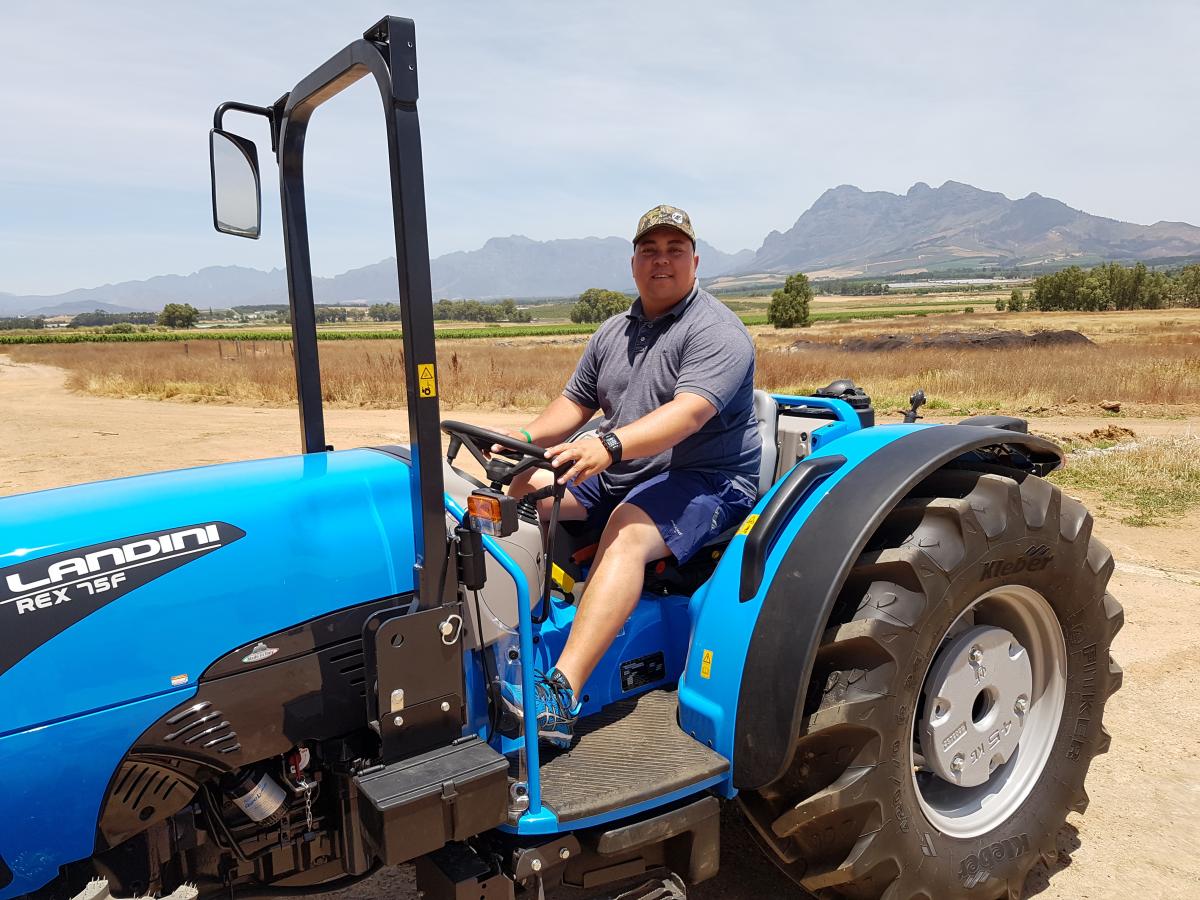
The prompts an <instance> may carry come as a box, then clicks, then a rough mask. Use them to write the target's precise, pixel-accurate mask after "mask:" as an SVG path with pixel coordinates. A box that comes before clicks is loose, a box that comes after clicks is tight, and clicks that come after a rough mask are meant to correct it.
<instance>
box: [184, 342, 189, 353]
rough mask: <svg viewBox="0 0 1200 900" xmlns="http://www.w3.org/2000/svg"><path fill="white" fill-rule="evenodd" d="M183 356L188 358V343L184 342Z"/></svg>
mask: <svg viewBox="0 0 1200 900" xmlns="http://www.w3.org/2000/svg"><path fill="white" fill-rule="evenodd" d="M183 355H184V356H188V355H189V354H188V342H187V341H184V342H183Z"/></svg>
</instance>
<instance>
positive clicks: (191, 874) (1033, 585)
mask: <svg viewBox="0 0 1200 900" xmlns="http://www.w3.org/2000/svg"><path fill="white" fill-rule="evenodd" d="M417 71H418V70H417V61H416V54H415V32H414V29H413V24H412V22H411V21H408V20H405V19H399V18H386V19H384V20H382V21H381V22H379V23H378V24H377V25H375V26H373V27H372V28H371V29H369V30H368V31H367V32H366V33H365V35H364V36H363V38H362V39H361V40H356V41H354V42H353V43H351V44H350V45H348V46H347V47H345V48H344V49H343V50H341V51H339V52H338V53H337V54H336V55H334V56H333V57H332V58H331V59H329V61H328V62H326V63H325V64H324V65H322V66H320V67H319V68H317V69H316V70H315V71H314V72H312V73H311V74H310V75H308V76H306V77H305V78H304V79H302V80H301V81H300V82H299V83H298V84H296V86H295V87H294V88H292V90H291V91H289V92H288V93H286V94H284V95H283V96H282V97H281V98H280V99H279V100H277V101H276V102H275V103H274V104H272V105H270V106H263V107H258V106H251V105H247V104H242V103H224V104H222V105H221V106H220V107H219V108H218V109H217V113H216V122H215V128H214V130H213V131H212V133H211V137H210V140H211V156H212V169H213V179H214V182H213V183H214V187H213V208H214V218H215V221H216V225H217V227H218V228H219V229H220V230H222V231H226V232H230V233H233V234H239V235H242V236H249V237H257V236H258V233H259V227H260V218H261V216H260V204H259V197H260V194H259V172H258V164H257V152H256V150H255V147H254V145H253V144H252V143H251V142H249V141H248V140H246V139H245V138H243V137H241V136H239V135H235V134H233V133H231V132H229V131H226V130H225V129H224V128H223V127H222V126H223V119H224V117H225V116H226V114H227V113H229V112H230V111H238V112H242V113H249V114H252V115H257V116H261V117H263V118H264V119H265V120H266V122H267V123H268V125H269V128H270V133H271V146H272V149H273V151H274V154H275V157H276V160H277V163H278V167H279V179H280V181H279V183H280V191H281V205H282V211H283V224H284V242H285V252H286V258H287V272H288V285H289V292H290V298H289V299H290V305H291V321H292V328H293V331H294V335H293V337H294V348H295V349H294V356H295V367H296V379H297V385H298V395H299V408H300V410H299V411H300V424H301V434H302V451H303V452H302V453H301V454H300V455H297V456H291V457H287V458H282V459H269V460H258V461H252V462H241V463H232V464H227V465H218V466H209V467H202V468H196V469H188V470H183V471H172V472H162V473H157V474H150V475H143V476H139V477H135V478H125V479H119V480H114V481H107V482H100V483H95V484H84V485H78V486H74V487H66V488H61V489H57V490H48V491H41V492H36V493H31V494H23V495H16V496H9V497H5V498H3V499H0V635H2V638H0V900H9V898H14V897H21V896H32V897H39V898H52V897H54V898H59V897H70V896H73V895H74V894H76V893H77V892H79V891H80V890H81V888H82V887H83V886H84V885H86V884H87V883H88V882H89V880H91V879H96V878H103V879H106V880H107V881H108V883H109V889H110V890H111V891H112V892H113V893H114V894H117V895H135V894H144V893H164V892H169V891H172V890H174V889H176V888H177V887H179V886H180V885H183V884H185V883H187V884H192V885H195V886H196V887H197V889H198V890H199V892H200V894H201V896H209V895H212V896H216V895H218V894H221V895H226V896H233V897H285V896H287V895H289V894H311V893H314V892H318V891H325V890H333V889H336V888H341V887H344V886H346V885H347V884H349V883H351V882H353V881H355V880H357V879H360V878H363V877H365V876H367V875H369V874H370V873H372V872H374V871H375V870H377V869H378V868H379V867H380V866H391V865H396V864H400V863H406V862H411V861H415V862H416V867H417V877H418V885H419V887H420V888H421V889H422V890H423V891H425V895H426V896H427V897H431V898H462V897H472V898H474V897H480V898H486V900H493V898H512V897H514V896H515V895H516V894H518V893H522V892H524V891H527V890H532V891H537V890H538V889H540V888H541V887H543V886H545V885H554V884H559V883H566V884H570V885H576V886H581V887H584V888H595V887H599V886H603V885H606V884H615V883H617V882H620V881H622V880H625V879H630V878H636V877H640V876H643V875H644V873H647V872H651V873H653V872H661V871H663V870H669V871H672V872H675V873H678V874H679V875H680V876H682V878H683V879H685V880H686V881H688V882H690V883H695V882H698V881H702V880H703V879H705V878H708V877H710V876H712V875H713V874H714V872H715V870H716V867H717V863H718V847H719V835H720V827H719V823H720V813H721V807H722V804H723V803H725V802H728V801H734V800H736V801H737V802H738V803H740V805H741V807H742V809H743V811H744V814H745V817H746V819H747V820H748V821H749V822H750V823H751V825H752V832H753V833H754V835H755V837H756V838H757V840H758V842H759V843H760V844H761V846H762V848H763V849H764V851H765V853H766V855H767V856H768V857H769V858H770V859H772V860H773V861H774V862H775V863H776V864H778V866H779V867H780V868H781V869H782V870H783V871H784V872H785V873H787V875H789V876H790V877H791V878H792V879H793V880H794V881H795V882H796V883H797V884H798V885H800V886H802V887H803V888H804V889H806V890H807V891H809V892H811V893H814V894H817V895H819V896H824V897H853V898H865V897H872V898H873V897H888V898H909V897H925V898H933V897H937V898H951V897H966V898H995V897H1014V896H1019V895H1020V893H1021V890H1022V886H1023V884H1024V880H1025V876H1026V874H1027V873H1028V871H1029V870H1030V868H1031V867H1032V866H1033V865H1034V864H1035V862H1036V861H1037V860H1038V859H1039V858H1044V857H1047V856H1048V855H1053V854H1054V852H1055V838H1056V834H1057V832H1058V830H1059V828H1060V827H1061V825H1062V824H1063V821H1064V819H1065V817H1066V815H1067V814H1068V812H1069V811H1072V810H1074V811H1076V812H1082V811H1083V809H1084V808H1085V806H1086V805H1087V795H1086V793H1085V792H1084V786H1083V783H1084V776H1085V775H1086V772H1087V769H1088V766H1089V764H1090V762H1091V760H1092V758H1093V757H1094V756H1095V755H1096V754H1098V753H1102V752H1104V751H1105V750H1106V749H1107V747H1108V742H1109V737H1108V734H1107V733H1106V732H1105V730H1104V728H1103V726H1102V722H1101V719H1102V714H1103V711H1104V705H1105V701H1106V700H1107V698H1108V697H1109V695H1110V694H1112V692H1113V691H1114V690H1116V688H1117V687H1119V685H1120V681H1121V673H1120V669H1119V668H1118V667H1117V666H1116V665H1115V664H1114V663H1113V662H1112V661H1111V659H1110V657H1109V646H1110V643H1111V641H1112V639H1113V636H1114V634H1115V633H1116V632H1117V630H1118V629H1119V628H1120V626H1121V622H1122V612H1121V607H1120V605H1119V604H1118V603H1117V602H1116V601H1115V600H1114V599H1113V597H1112V596H1111V595H1110V594H1108V593H1107V591H1106V585H1107V582H1108V579H1109V576H1110V574H1111V572H1112V569H1113V561H1112V557H1111V555H1110V554H1109V553H1108V551H1107V550H1106V549H1105V548H1104V547H1103V546H1102V545H1101V544H1100V543H1099V542H1098V541H1097V540H1096V539H1095V538H1093V536H1092V518H1091V516H1090V515H1089V514H1088V512H1087V511H1086V510H1085V509H1084V508H1083V506H1081V505H1080V504H1079V503H1077V502H1076V501H1074V500H1072V499H1070V498H1068V497H1065V496H1063V494H1062V493H1061V492H1060V491H1059V490H1058V489H1057V488H1056V487H1054V486H1053V485H1051V484H1050V483H1048V482H1047V481H1045V480H1043V476H1044V475H1046V474H1047V473H1048V472H1050V471H1052V470H1053V469H1055V468H1056V467H1057V466H1059V465H1060V464H1061V463H1062V454H1061V452H1060V451H1059V450H1058V449H1057V448H1056V447H1055V446H1054V445H1053V444H1051V443H1049V442H1047V441H1046V440H1043V439H1041V438H1038V437H1035V436H1032V435H1030V434H1028V433H1027V429H1026V427H1025V423H1023V422H1022V421H1020V420H1017V419H1008V418H1001V417H992V418H988V419H981V420H968V421H966V422H963V423H960V424H956V425H923V424H919V423H916V422H912V423H910V424H896V425H885V426H875V425H874V422H873V413H872V411H871V409H870V402H869V400H868V399H867V397H866V395H865V394H864V393H863V392H862V391H861V390H860V389H858V388H856V387H854V386H853V385H852V384H850V383H848V382H835V383H834V384H832V385H830V386H829V387H828V388H825V389H821V390H819V391H815V392H814V393H813V394H812V395H805V396H768V395H766V394H760V395H759V396H758V398H757V400H758V404H757V407H758V409H757V411H758V418H759V425H760V428H761V432H762V436H763V447H764V453H763V462H762V471H761V475H760V482H759V484H760V498H759V500H758V503H757V506H756V507H755V509H754V512H753V514H752V515H750V516H749V517H748V518H747V519H746V520H745V521H744V522H743V523H741V524H740V525H739V527H737V528H736V529H735V530H734V531H733V532H732V533H729V534H727V535H725V536H724V537H723V538H722V539H721V540H720V541H718V542H716V543H714V544H713V545H711V547H709V548H708V551H707V552H705V553H702V554H700V556H701V557H703V558H702V559H701V560H700V561H698V562H697V561H692V562H689V564H688V565H686V566H679V565H676V564H675V563H674V561H673V560H670V559H666V560H661V561H659V562H656V563H653V564H651V565H650V566H649V567H648V571H647V582H646V584H647V590H646V594H645V596H644V598H643V600H642V602H641V603H640V604H639V606H638V608H637V610H636V611H635V612H634V613H633V615H632V616H631V617H630V619H629V620H628V622H627V623H626V625H625V627H624V630H623V631H622V633H621V634H620V636H619V637H618V638H617V640H616V641H615V642H614V644H613V646H612V648H611V650H610V651H609V653H608V655H607V657H606V658H605V660H604V662H603V663H602V664H601V666H600V668H599V669H598V670H597V672H596V674H595V675H594V676H593V677H592V679H591V680H590V681H589V682H588V684H587V686H586V690H585V694H584V696H583V697H582V700H583V705H584V709H583V716H582V718H581V720H580V726H579V729H578V735H577V739H576V742H575V744H574V746H573V747H572V748H571V749H570V751H569V752H563V753H551V752H548V751H547V750H545V749H544V748H539V747H538V744H537V741H536V736H535V734H534V732H533V729H534V728H535V727H536V723H535V719H534V716H533V715H531V714H530V712H531V710H529V709H526V710H525V712H526V715H525V717H524V722H525V723H526V724H525V725H524V726H518V725H517V724H516V723H515V722H514V721H513V720H512V718H511V717H510V716H508V715H506V714H505V713H504V710H503V706H502V704H501V703H500V702H499V698H498V686H499V685H500V684H501V683H502V682H506V681H507V682H513V683H518V684H525V685H531V684H532V683H533V678H534V672H535V671H536V670H539V669H545V668H546V667H547V666H548V665H549V664H550V663H551V661H552V660H554V659H555V658H556V656H557V655H558V653H559V651H560V650H561V648H562V646H563V643H564V641H565V637H566V635H567V634H568V633H569V632H570V630H571V625H572V621H573V617H574V614H575V609H576V607H575V605H574V600H575V597H576V596H577V595H578V593H579V591H580V589H581V585H582V584H583V583H585V582H586V578H587V569H588V552H589V545H590V543H591V542H592V540H593V538H592V537H590V536H589V535H587V534H584V533H581V532H580V531H578V530H572V529H573V528H576V527H577V526H568V525H561V524H555V525H554V526H553V527H552V528H551V529H550V531H549V533H548V534H546V535H545V536H543V532H542V529H541V528H540V527H539V525H538V522H537V520H536V518H535V517H534V516H533V515H532V506H531V505H530V504H529V503H519V502H517V501H516V500H514V499H513V498H510V497H508V496H507V495H506V494H505V492H504V487H505V486H506V484H507V483H509V482H510V481H511V479H512V478H513V476H514V475H515V474H516V473H518V472H520V471H524V470H525V469H527V468H528V467H530V466H546V465H548V463H547V461H546V460H545V459H544V458H543V457H542V456H541V453H540V450H539V448H537V447H534V446H533V445H530V444H525V443H522V442H521V441H514V440H513V439H512V438H510V437H507V436H504V435H500V434H496V433H493V432H489V431H487V430H485V429H481V428H478V427H475V426H472V425H470V424H466V423H457V422H450V421H445V422H443V421H441V419H440V415H439V408H438V381H439V374H438V368H437V360H436V355H435V343H434V330H433V309H432V301H431V293H430V278H429V253H428V245H427V237H426V222H425V206H424V186H423V176H422V163H421V147H420V137H419V131H418V122H417V106H416V100H417ZM362 78H365V79H368V80H373V81H374V82H375V84H376V86H377V87H378V90H379V93H380V97H381V100H382V111H383V119H384V125H385V128H386V132H387V140H388V149H389V155H390V174H391V184H390V187H391V195H392V202H393V206H394V220H395V237H396V250H397V253H396V256H397V259H398V261H399V265H398V272H399V297H400V303H401V306H402V309H403V317H404V318H403V341H404V365H405V375H406V379H407V388H408V398H409V400H408V424H409V433H410V435H411V446H380V447H365V448H359V449H349V450H346V449H343V450H334V449H333V448H332V447H330V446H327V445H326V442H325V435H324V427H323V420H322V412H321V390H320V376H319V368H318V361H317V340H316V328H315V321H314V319H315V316H314V305H313V285H312V276H311V266H310V260H309V250H308V235H307V229H306V217H305V198H304V187H305V185H304V166H303V161H304V144H305V135H306V132H307V128H308V124H309V119H310V117H311V116H312V114H313V112H314V111H315V110H316V109H317V107H319V106H320V105H321V104H322V103H324V102H326V101H327V100H329V99H330V98H332V97H334V96H335V95H337V94H338V93H339V92H340V91H342V90H343V89H345V88H346V87H348V86H349V85H350V84H352V83H354V82H355V81H357V80H359V79H362ZM915 410H916V407H915V405H914V413H913V415H912V416H911V417H910V418H912V419H915V418H916V415H915ZM443 433H444V435H445V436H446V438H447V443H448V445H449V452H448V454H447V455H445V456H443V452H442V448H443ZM494 443H499V444H500V445H502V446H503V447H504V448H505V452H504V453H503V454H493V453H491V452H490V450H491V447H492V445H493V444H494ZM464 450H465V451H466V452H467V453H469V454H471V455H473V456H475V457H476V460H477V465H475V466H473V467H470V471H468V467H467V466H466V465H464V464H463V459H460V454H461V453H462V452H463V451H464ZM471 471H473V472H475V475H472V474H471ZM480 471H482V472H483V473H484V475H483V478H478V477H476V476H477V475H478V473H479V472H480ZM523 696H524V697H525V698H527V699H526V703H529V702H530V700H529V698H532V696H533V691H530V690H526V691H524V694H523Z"/></svg>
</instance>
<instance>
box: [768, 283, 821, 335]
mask: <svg viewBox="0 0 1200 900" xmlns="http://www.w3.org/2000/svg"><path fill="white" fill-rule="evenodd" d="M812 296H813V290H812V285H811V284H809V283H808V276H807V275H805V274H804V273H803V272H797V273H796V274H795V275H789V276H788V279H787V281H786V282H784V285H783V287H782V288H780V289H779V290H777V291H775V293H773V294H772V295H771V305H770V306H769V307H767V321H768V322H770V323H771V324H772V325H774V326H775V327H776V328H795V327H797V326H799V327H800V328H807V327H808V326H809V325H811V324H812V317H811V316H810V315H809V303H810V302H811V301H812Z"/></svg>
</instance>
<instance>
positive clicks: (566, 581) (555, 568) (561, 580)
mask: <svg viewBox="0 0 1200 900" xmlns="http://www.w3.org/2000/svg"><path fill="white" fill-rule="evenodd" d="M550 578H551V579H552V580H553V581H554V583H555V584H557V585H558V586H559V588H560V589H561V590H563V591H566V592H567V593H570V592H571V590H572V589H573V588H574V587H575V579H574V578H572V577H571V576H570V575H568V574H567V573H566V572H564V571H563V570H562V567H561V566H559V565H552V566H551V567H550Z"/></svg>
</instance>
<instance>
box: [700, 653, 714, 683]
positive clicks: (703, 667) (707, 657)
mask: <svg viewBox="0 0 1200 900" xmlns="http://www.w3.org/2000/svg"><path fill="white" fill-rule="evenodd" d="M712 657H713V652H712V651H711V650H705V651H704V655H703V656H702V657H700V677H701V678H712Z"/></svg>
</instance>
